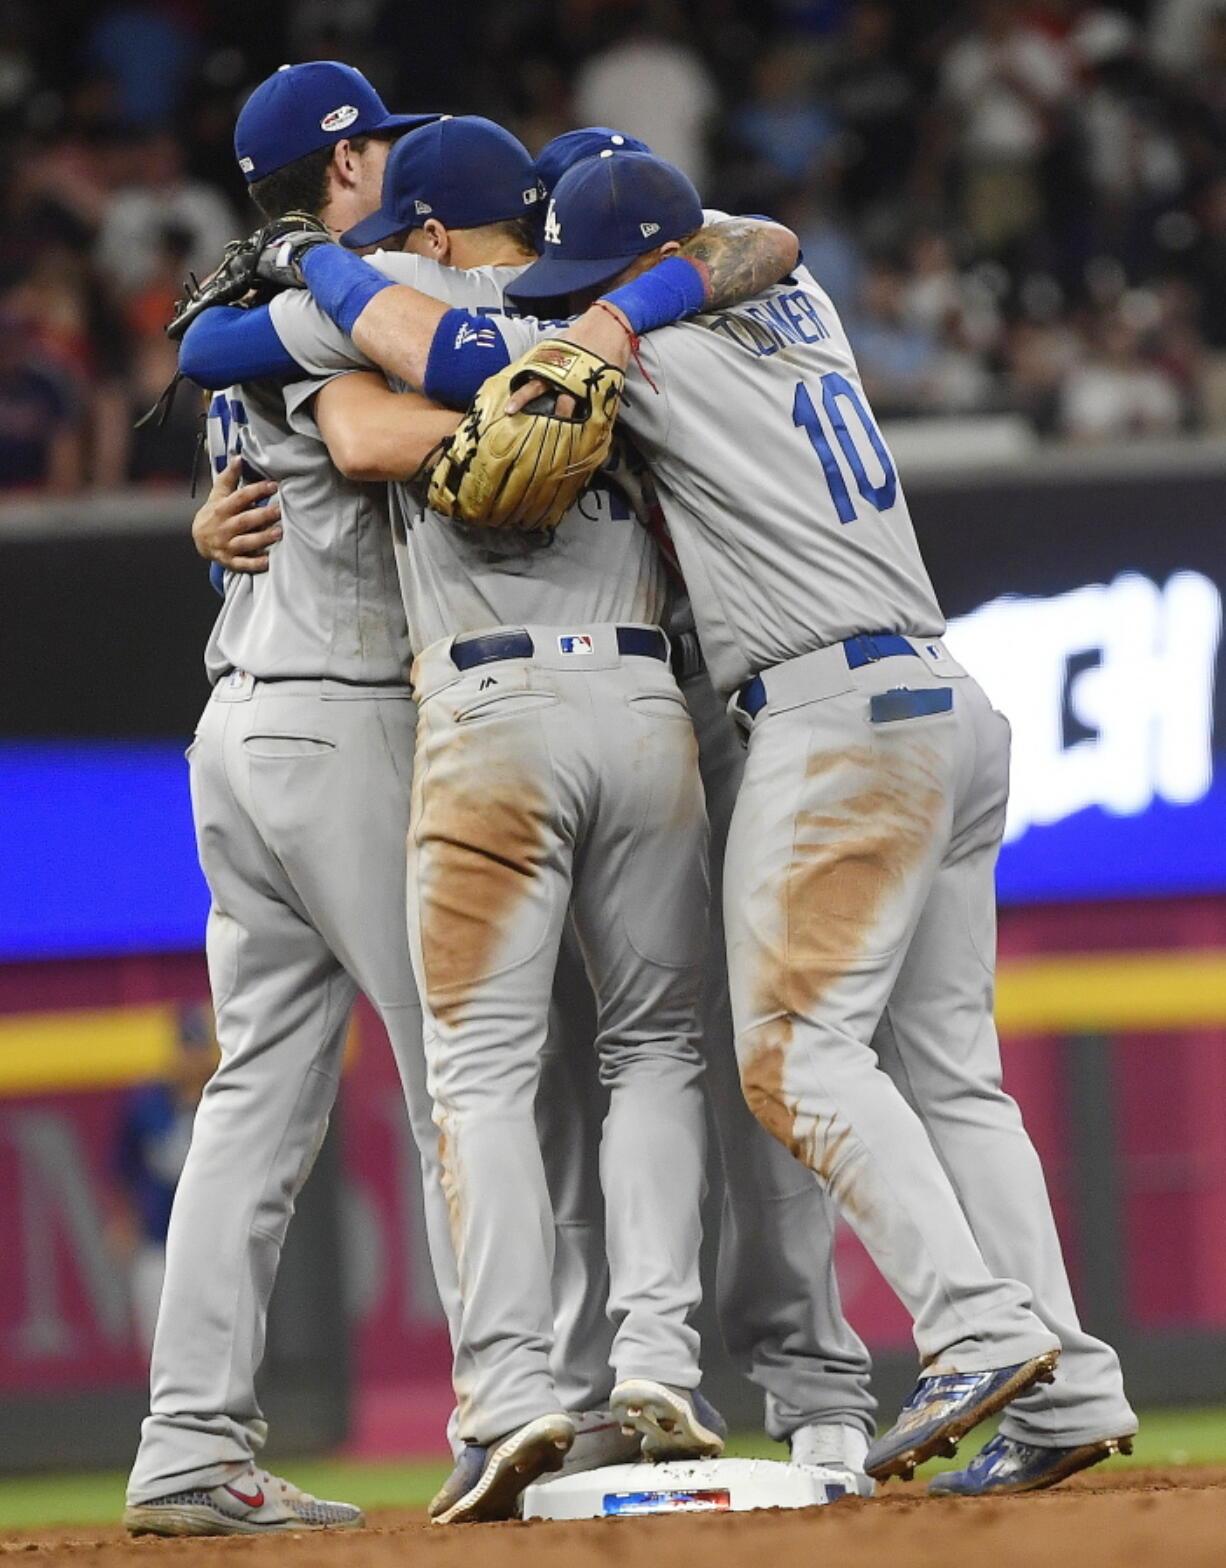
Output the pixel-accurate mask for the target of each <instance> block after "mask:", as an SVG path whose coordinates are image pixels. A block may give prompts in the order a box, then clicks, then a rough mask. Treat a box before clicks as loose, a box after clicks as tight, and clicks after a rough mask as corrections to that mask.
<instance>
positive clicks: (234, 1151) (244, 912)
mask: <svg viewBox="0 0 1226 1568" xmlns="http://www.w3.org/2000/svg"><path fill="white" fill-rule="evenodd" d="M415 719H416V710H415V708H414V705H413V702H412V699H411V698H410V696H409V693H408V690H407V688H400V687H396V688H383V687H376V688H372V687H357V686H345V685H342V684H340V683H335V682H320V681H275V682H267V683H261V682H258V681H253V680H252V678H251V677H250V676H245V675H240V674H236V675H234V676H230V677H228V678H226V679H225V680H223V682H222V683H221V684H220V685H219V686H218V687H217V688H216V689H215V691H214V693H213V697H212V699H211V701H210V702H209V704H208V706H207V707H206V708H205V711H204V714H203V716H202V718H201V720H200V724H199V727H198V729H197V732H196V739H195V742H194V744H193V746H192V747H191V750H190V752H189V756H190V759H191V785H192V806H193V812H194V816H195V822H196V834H197V842H198V847H199V854H200V862H201V865H202V866H203V868H204V872H205V876H206V877H207V879H208V882H209V887H210V890H211V893H212V908H211V910H210V913H209V922H208V934H207V951H208V963H209V978H210V984H211V987H212V991H213V1004H214V1008H215V1010H216V1017H217V1037H218V1041H219V1043H220V1045H221V1052H222V1059H221V1064H220V1066H219V1067H218V1069H217V1072H216V1073H215V1075H214V1076H213V1078H212V1080H211V1081H210V1083H209V1085H208V1087H207V1089H206V1090H205V1093H204V1097H203V1099H202V1101H201V1103H200V1108H199V1111H198V1112H197V1116H196V1123H195V1130H194V1133H193V1136H192V1144H191V1149H190V1151H189V1153H188V1157H187V1162H186V1164H185V1166H184V1170H183V1175H182V1178H181V1180H180V1183H179V1187H178V1191H177V1194H176V1198H175V1205H174V1211H173V1214H172V1217H171V1224H170V1235H169V1238H168V1242H167V1256H166V1280H165V1285H164V1288H163V1292H162V1302H161V1309H160V1312H159V1315H158V1324H157V1331H156V1335H155V1338H154V1345H153V1358H152V1368H151V1383H152V1397H151V1406H150V1409H151V1414H150V1415H149V1416H148V1417H147V1418H146V1420H145V1422H144V1425H143V1428H142V1434H141V1443H140V1449H139V1452H138V1454H137V1457H136V1462H135V1465H134V1467H133V1470H132V1474H131V1477H130V1480H129V1483H128V1501H129V1502H133V1503H139V1502H147V1501H150V1500H152V1499H153V1498H156V1497H159V1496H164V1495H166V1494H167V1493H170V1492H174V1491H183V1490H190V1489H194V1488H198V1487H209V1486H214V1485H217V1484H219V1483H220V1482H221V1481H223V1480H225V1479H226V1477H227V1476H229V1475H231V1474H233V1473H234V1467H235V1466H241V1465H243V1464H245V1463H247V1462H248V1461H249V1460H250V1459H251V1458H252V1457H253V1456H254V1455H255V1454H257V1453H258V1452H259V1450H260V1448H261V1447H262V1445H263V1441H264V1434H265V1427H264V1421H263V1417H262V1415H261V1411H260V1407H259V1403H258V1401H257V1399H256V1394H255V1374H256V1370H257V1368H258V1366H259V1364H260V1361H261V1359H262V1357H263V1351H264V1331H265V1321H266V1316H267V1310H268V1302H269V1298H270V1296H271V1295H272V1288H273V1283H274V1280H275V1278H276V1271H277V1264H278V1261H279V1259H280V1253H281V1246H282V1243H283V1241H284V1238H285V1232H286V1228H287V1226H288V1224H289V1221H290V1217H291V1215H292V1213H293V1209H294V1199H295V1197H296V1195H297V1193H298V1190H299V1188H300V1187H301V1185H302V1183H303V1182H304V1181H305V1180H306V1177H307V1174H308V1173H309V1171H310V1169H311V1165H312V1163H313V1161H314V1159H315V1155H316V1153H317V1152H318V1149H319V1146H320V1144H321V1142H322V1140H323V1136H324V1133H325V1131H326V1128H327V1122H328V1115H329V1112H330V1111H331V1108H332V1103H333V1101H334V1099H335V1097H336V1092H337V1087H338V1083H339V1079H340V1071H341V1058H342V1054H343V1049H344V1041H345V1034H346V1030H347V1026H348V1021H349V1014H350V1010H351V1008H352V1005H353V1002H354V998H355V996H356V994H357V992H358V990H362V991H364V992H365V993H366V995H367V996H368V997H369V998H370V1000H371V1001H372V1002H373V1004H374V1005H375V1007H376V1009H377V1010H378V1012H379V1015H380V1017H381V1018H382V1020H383V1022H384V1024H385V1025H386V1027H387V1031H388V1034H389V1036H390V1038H391V1043H392V1049H393V1052H394V1054H395V1058H396V1063H397V1067H398V1069H399V1072H400V1076H401V1080H402V1083H403V1085H404V1089H405V1094H406V1097H407V1100H408V1105H409V1113H410V1118H411V1121H412V1124H413V1129H414V1132H415V1135H416V1138H417V1142H418V1147H419V1149H420V1151H421V1159H422V1176H423V1189H424V1192H425V1194H426V1211H427V1213H426V1226H427V1236H428V1239H429V1242H430V1248H431V1255H432V1259H433V1263H434V1267H435V1274H436V1278H437V1279H438V1283H439V1289H440V1295H441V1297H442V1299H443V1303H444V1309H445V1310H446V1311H447V1312H448V1316H449V1318H450V1319H451V1320H452V1321H454V1320H455V1319H456V1317H457V1316H458V1295H457V1289H456V1284H455V1264H454V1259H453V1256H452V1253H451V1245H450V1238H449V1236H448V1232H447V1214H446V1206H445V1203H444V1201H443V1196H442V1190H441V1182H440V1179H439V1167H438V1156H437V1145H438V1135H437V1132H436V1130H435V1128H434V1126H433V1124H432V1121H431V1106H430V1100H429V1096H428V1094H427V1093H426V1086H425V1062H424V1057H423V1055H422V1049H421V1013H420V1007H419V1005H418V1001H417V994H416V989H415V986H414V983H413V975H412V970H411V967H410V963H409V955H408V948H407V943H406V940H405V928H404V878H405V832H406V828H407V823H408V813H409V773H410V767H411V761H412V752H413V737H414V728H415Z"/></svg>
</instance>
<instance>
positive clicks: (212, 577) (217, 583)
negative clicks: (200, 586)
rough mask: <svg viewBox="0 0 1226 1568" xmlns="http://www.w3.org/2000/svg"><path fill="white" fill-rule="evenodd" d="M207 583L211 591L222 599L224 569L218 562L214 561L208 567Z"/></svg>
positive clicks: (224, 584)
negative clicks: (210, 586)
mask: <svg viewBox="0 0 1226 1568" xmlns="http://www.w3.org/2000/svg"><path fill="white" fill-rule="evenodd" d="M209 582H211V583H212V585H213V589H214V591H215V592H216V593H219V594H220V595H221V597H222V598H223V599H224V598H225V596H226V569H225V567H224V566H223V565H222V564H221V562H220V561H214V562H213V563H212V565H211V566H210V567H209Z"/></svg>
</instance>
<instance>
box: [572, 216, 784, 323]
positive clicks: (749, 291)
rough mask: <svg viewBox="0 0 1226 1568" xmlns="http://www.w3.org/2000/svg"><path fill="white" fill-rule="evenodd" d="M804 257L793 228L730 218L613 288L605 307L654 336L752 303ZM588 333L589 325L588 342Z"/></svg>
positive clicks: (702, 230)
mask: <svg viewBox="0 0 1226 1568" xmlns="http://www.w3.org/2000/svg"><path fill="white" fill-rule="evenodd" d="M799 256H800V247H799V244H798V242H797V239H796V236H795V235H794V234H793V233H792V231H791V230H790V229H785V228H783V227H782V226H781V225H780V224H777V223H771V222H769V221H768V220H767V219H765V218H724V219H721V220H720V221H719V222H718V223H710V224H708V225H707V226H706V227H705V228H703V229H700V230H699V232H698V233H697V234H696V235H694V237H693V238H692V239H691V240H689V241H688V242H687V243H686V245H685V246H684V247H683V249H682V250H680V251H679V252H678V253H677V254H676V255H674V256H669V257H667V258H666V259H665V260H664V261H661V262H660V263H658V265H656V266H654V267H649V268H648V269H647V270H646V271H645V272H641V273H639V274H638V276H637V277H633V278H631V279H630V281H629V282H628V283H621V284H619V285H618V286H617V287H616V288H613V289H610V290H609V292H608V293H607V294H605V295H604V303H605V304H607V305H612V306H615V307H616V308H617V309H618V310H619V311H620V312H621V314H622V316H623V317H624V318H625V320H626V322H627V323H628V325H629V327H630V329H631V330H632V331H633V332H635V333H637V334H642V333H647V332H654V331H655V330H656V329H657V328H658V327H665V326H668V325H670V324H671V323H672V322H674V321H684V320H685V318H686V317H687V316H693V315H697V314H698V312H700V311H704V310H727V309H728V308H729V307H730V306H732V305H736V304H739V303H740V302H741V301H742V300H746V299H751V298H752V297H753V296H754V295H755V294H759V293H761V291H762V290H763V289H765V288H769V287H770V285H771V284H772V283H778V282H779V281H780V280H781V279H782V278H786V277H787V275H788V273H789V272H791V270H792V268H793V267H795V265H796V263H797V260H798V259H799ZM589 316H590V312H589ZM588 319H589V317H586V316H585V317H584V318H583V320H584V322H585V323H587V322H588ZM586 332H587V328H586V326H585V336H584V337H583V339H582V341H584V342H585V343H587V336H586ZM587 346H588V347H594V345H593V344H591V343H587Z"/></svg>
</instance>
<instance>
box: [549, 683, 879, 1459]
mask: <svg viewBox="0 0 1226 1568" xmlns="http://www.w3.org/2000/svg"><path fill="white" fill-rule="evenodd" d="M681 690H682V693H683V695H684V696H685V701H686V706H687V707H688V708H689V710H690V717H691V719H692V720H693V721H694V730H695V733H696V735H697V736H698V766H699V770H700V772H701V774H702V782H703V788H704V791H705V793H706V800H707V815H708V817H709V818H710V823H711V857H710V865H711V885H712V887H718V886H719V885H720V882H721V880H722V877H723V866H724V842H725V840H726V838H727V833H728V823H729V820H730V818H731V816H732V808H733V805H734V803H735V801H736V795H737V790H738V789H739V787H740V782H741V774H742V772H743V771H744V767H745V747H744V744H743V742H742V740H741V737H740V734H739V733H738V731H737V728H736V726H735V725H734V724H733V722H732V720H731V719H730V718H729V717H728V715H727V713H726V712H725V711H724V704H723V702H722V701H721V700H720V698H719V696H718V695H717V694H716V692H715V689H714V687H713V686H712V685H711V681H710V678H709V676H708V675H707V674H706V672H705V670H704V671H699V672H697V673H695V674H693V675H691V676H690V677H688V678H687V679H683V680H682V682H681ZM572 946H573V939H568V940H567V941H566V942H564V943H563V948H562V962H561V963H560V964H559V969H558V980H557V985H556V988H555V992H554V1003H555V1006H554V1015H553V1017H554V1023H553V1026H552V1027H551V1029H550V1035H549V1044H548V1047H547V1050H546V1056H545V1061H546V1072H545V1075H544V1076H543V1077H542V1081H541V1087H540V1092H539V1094H538V1096H537V1104H536V1109H537V1126H538V1130H539V1132H540V1138H541V1149H542V1152H543V1154H544V1156H545V1162H546V1171H547V1174H548V1177H549V1190H550V1193H551V1194H552V1197H553V1204H554V1215H555V1218H556V1221H557V1251H556V1254H555V1260H554V1303H555V1314H556V1316H555V1329H554V1333H555V1339H554V1375H555V1378H556V1379H557V1382H558V1388H559V1391H560V1392H561V1393H563V1395H564V1397H565V1401H566V1406H567V1408H568V1409H574V1410H584V1409H593V1408H596V1407H598V1406H600V1405H603V1404H605V1403H607V1401H608V1396H609V1390H610V1387H611V1381H612V1380H611V1374H610V1371H609V1347H610V1343H611V1340H612V1328H611V1326H610V1324H609V1321H608V1318H607V1315H606V1312H605V1298H606V1296H607V1294H608V1289H607V1278H608V1275H607V1266H606V1263H605V1248H604V1199H603V1195H602V1194H601V1191H600V1178H599V1170H598V1159H597V1149H596V1144H597V1142H598V1140H599V1132H600V1116H601V1112H600V1109H599V1099H600V1096H599V1091H598V1089H597V1088H596V1087H595V1086H594V1085H593V1082H592V1079H593V1077H594V1073H595V1069H594V1066H593V1064H592V1062H591V1051H590V1048H586V1047H588V1041H586V1040H583V1039H582V1038H579V1037H578V1035H577V1030H581V1029H582V1028H584V1027H587V1016H588V1012H589V1009H590V1001H589V999H588V996H586V995H585V994H584V992H585V991H586V981H585V980H583V979H582V978H581V976H579V975H576V973H575V971H576V970H577V969H578V967H579V966H578V964H577V963H576V962H575V961H574V959H573V958H572V957H571V955H570V953H569V949H570V948H571V947H572ZM589 994H590V993H589ZM700 1018H701V1022H702V1042H703V1050H704V1054H705V1056H706V1063H707V1071H706V1089H707V1103H708V1105H709V1107H710V1112H711V1123H712V1126H713V1127H714V1130H715V1141H716V1145H717V1148H716V1153H717V1156H718V1159H719V1162H720V1165H721V1166H722V1169H723V1188H724V1200H723V1207H722V1211H721V1216H720V1232H719V1252H718V1261H717V1266H716V1278H715V1305H716V1312H717V1315H718V1319H719V1326H720V1331H721V1334H722V1336H723V1340H724V1344H725V1346H726V1347H727V1350H728V1354H729V1356H730V1357H731V1359H732V1361H733V1363H734V1365H735V1366H736V1367H737V1369H738V1371H740V1372H742V1373H743V1374H744V1375H745V1376H747V1377H748V1378H750V1379H751V1380H752V1381H753V1382H754V1383H755V1384H757V1386H758V1387H759V1388H760V1389H761V1390H762V1391H763V1393H764V1394H765V1396H766V1430H767V1432H768V1433H769V1434H770V1436H771V1437H773V1438H775V1439H776V1440H783V1439H785V1438H787V1437H788V1436H790V1435H791V1433H793V1432H794V1431H795V1430H796V1429H797V1428H798V1427H801V1426H805V1425H807V1424H809V1423H810V1422H825V1423H840V1422H842V1423H847V1424H849V1425H852V1426H859V1427H862V1428H864V1429H865V1430H866V1431H869V1432H871V1430H872V1424H873V1413H874V1410H875V1408H876V1405H875V1401H874V1399H873V1397H872V1394H871V1392H870V1389H869V1375H870V1362H869V1355H868V1351H867V1350H866V1349H865V1347H864V1344H863V1343H862V1341H861V1340H860V1338H859V1336H858V1335H857V1334H856V1333H855V1331H854V1330H853V1329H852V1327H851V1326H850V1324H849V1323H848V1322H847V1320H846V1318H845V1317H844V1316H843V1312H842V1307H841V1304H840V1301H839V1292H838V1284H837V1282H836V1280H835V1275H834V1216H833V1212H832V1205H831V1204H830V1201H829V1199H828V1198H827V1197H826V1194H825V1193H824V1192H823V1191H822V1189H821V1186H820V1185H819V1184H818V1182H817V1181H816V1179H815V1178H814V1177H813V1175H812V1174H811V1173H810V1172H809V1171H807V1170H805V1169H804V1167H803V1166H801V1165H799V1164H797V1162H796V1161H795V1160H794V1159H792V1157H791V1155H790V1154H788V1152H787V1150H786V1149H784V1148H783V1147H781V1145H780V1144H778V1143H777V1142H776V1141H775V1139H774V1138H772V1137H771V1136H770V1134H769V1133H768V1132H766V1130H765V1129H764V1128H762V1127H760V1126H759V1125H758V1123H757V1122H756V1121H755V1120H754V1117H753V1113H752V1112H751V1111H750V1110H749V1108H748V1106H747V1105H746V1104H745V1096H744V1095H743V1094H742V1092H741V1083H740V1078H739V1077H738V1075H737V1067H736V1057H735V1054H734V1051H733V1040H732V1014H731V1009H730V1006H729V1002H728V972H727V965H726V963H725V960H724V942H723V918H722V914H721V911H720V907H719V903H718V900H717V901H715V902H714V903H713V905H712V909H711V945H710V950H709V952H708V954H707V961H706V965H705V967H704V970H703V983H702V997H701V1007H700ZM589 1040H590V1031H589Z"/></svg>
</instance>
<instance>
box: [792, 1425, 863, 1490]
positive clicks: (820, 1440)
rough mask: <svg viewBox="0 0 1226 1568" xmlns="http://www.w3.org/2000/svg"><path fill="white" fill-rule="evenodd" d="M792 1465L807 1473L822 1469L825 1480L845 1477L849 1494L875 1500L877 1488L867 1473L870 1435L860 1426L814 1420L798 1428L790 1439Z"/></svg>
mask: <svg viewBox="0 0 1226 1568" xmlns="http://www.w3.org/2000/svg"><path fill="white" fill-rule="evenodd" d="M788 1446H789V1448H790V1449H791V1451H792V1463H793V1464H794V1465H802V1466H803V1467H804V1468H805V1469H806V1470H815V1471H816V1470H820V1471H821V1472H822V1477H823V1479H826V1480H831V1479H835V1478H839V1479H842V1478H844V1477H845V1478H846V1486H847V1489H848V1491H849V1492H851V1493H853V1494H854V1495H855V1496H857V1497H873V1496H875V1495H876V1492H877V1486H876V1483H875V1482H874V1480H873V1478H872V1476H870V1475H866V1474H865V1471H864V1460H865V1458H866V1456H867V1454H868V1436H867V1434H866V1433H865V1432H864V1431H863V1430H862V1429H861V1428H860V1427H858V1426H850V1425H848V1424H847V1423H846V1422H834V1421H830V1422H824V1421H812V1422H810V1423H809V1424H808V1425H807V1426H801V1427H797V1428H796V1430H795V1431H794V1432H793V1433H792V1435H791V1436H790V1437H789V1438H788Z"/></svg>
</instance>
